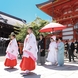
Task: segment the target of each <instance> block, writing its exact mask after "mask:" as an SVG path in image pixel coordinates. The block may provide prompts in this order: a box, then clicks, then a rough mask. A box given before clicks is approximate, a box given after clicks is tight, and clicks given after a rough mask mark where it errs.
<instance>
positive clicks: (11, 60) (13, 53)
mask: <svg viewBox="0 0 78 78" xmlns="http://www.w3.org/2000/svg"><path fill="white" fill-rule="evenodd" d="M18 53H19V52H18V44H17V41H16V38H15V34H14V33H13V32H12V33H11V41H10V43H9V45H8V47H7V50H6V60H5V63H4V65H5V66H7V67H10V68H13V67H14V66H16V65H17V56H18Z"/></svg>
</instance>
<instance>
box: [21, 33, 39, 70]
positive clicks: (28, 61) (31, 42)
mask: <svg viewBox="0 0 78 78" xmlns="http://www.w3.org/2000/svg"><path fill="white" fill-rule="evenodd" d="M37 52H38V48H37V42H36V38H35V35H34V34H33V33H31V34H29V35H27V36H26V38H25V41H24V47H23V58H22V61H21V64H20V68H21V70H23V71H25V70H30V71H31V70H34V69H35V61H36V60H37Z"/></svg>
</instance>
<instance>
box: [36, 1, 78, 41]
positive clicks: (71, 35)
mask: <svg viewBox="0 0 78 78" xmlns="http://www.w3.org/2000/svg"><path fill="white" fill-rule="evenodd" d="M37 7H38V8H39V9H40V10H42V11H43V12H45V13H46V14H48V15H49V16H51V17H52V18H53V19H54V20H56V22H59V23H61V24H63V25H67V28H66V29H64V30H62V31H60V32H59V33H58V34H57V35H58V36H59V35H60V36H62V38H63V39H64V40H68V39H77V40H78V0H49V1H47V2H44V3H41V4H37Z"/></svg>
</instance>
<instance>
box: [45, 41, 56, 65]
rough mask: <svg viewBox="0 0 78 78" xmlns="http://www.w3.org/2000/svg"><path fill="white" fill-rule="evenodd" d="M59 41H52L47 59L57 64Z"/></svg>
mask: <svg viewBox="0 0 78 78" xmlns="http://www.w3.org/2000/svg"><path fill="white" fill-rule="evenodd" d="M56 48H57V43H56V42H51V43H50V45H49V53H48V57H47V61H49V62H51V63H52V64H55V63H56V62H57V50H56Z"/></svg>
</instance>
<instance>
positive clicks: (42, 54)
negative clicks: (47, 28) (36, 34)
mask: <svg viewBox="0 0 78 78" xmlns="http://www.w3.org/2000/svg"><path fill="white" fill-rule="evenodd" d="M38 49H39V51H38V63H41V64H42V65H43V64H44V63H45V40H44V39H42V40H39V42H38ZM40 50H42V52H40Z"/></svg>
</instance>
